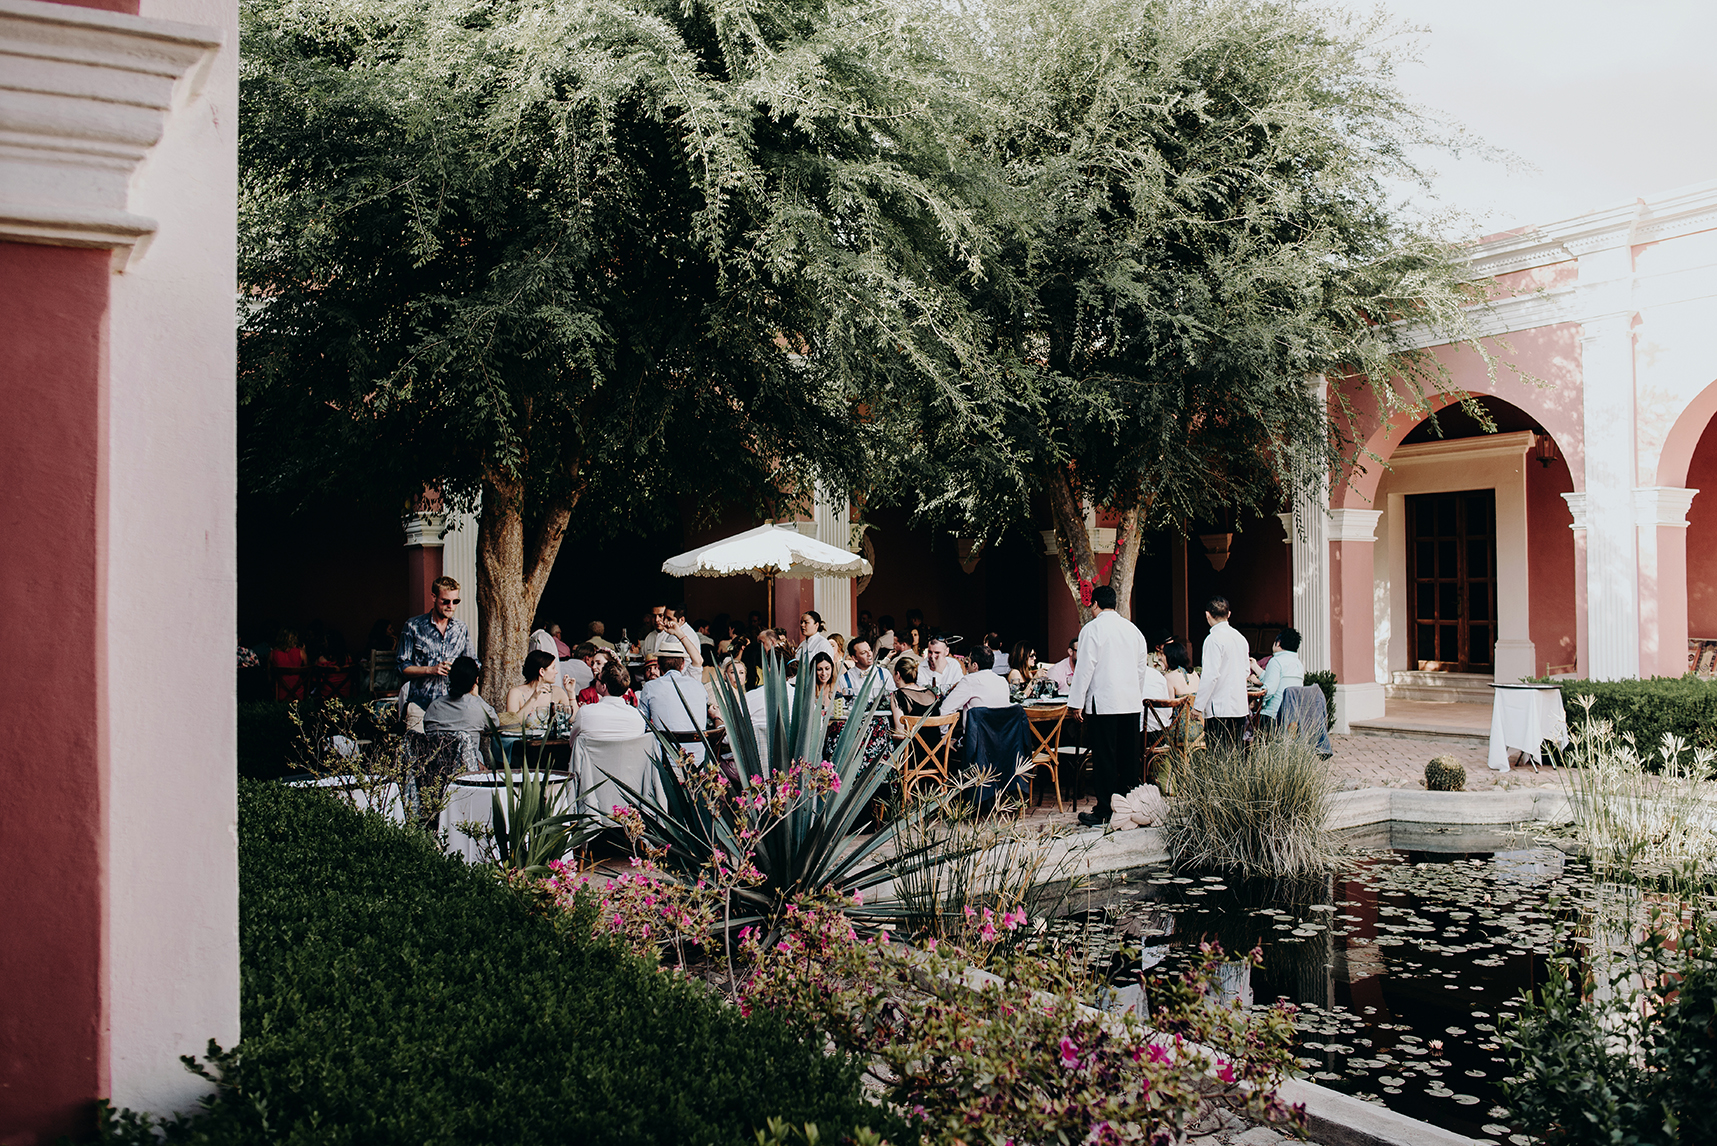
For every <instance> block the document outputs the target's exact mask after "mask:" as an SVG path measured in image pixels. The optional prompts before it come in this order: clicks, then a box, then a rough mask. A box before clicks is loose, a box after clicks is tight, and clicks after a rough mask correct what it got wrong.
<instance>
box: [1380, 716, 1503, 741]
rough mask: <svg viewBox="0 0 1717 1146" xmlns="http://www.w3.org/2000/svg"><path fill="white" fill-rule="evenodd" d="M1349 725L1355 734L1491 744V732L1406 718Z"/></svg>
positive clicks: (1399, 738)
mask: <svg viewBox="0 0 1717 1146" xmlns="http://www.w3.org/2000/svg"><path fill="white" fill-rule="evenodd" d="M1348 727H1350V728H1351V729H1353V735H1354V736H1389V737H1393V738H1394V739H1396V740H1455V741H1459V742H1461V743H1464V744H1480V745H1484V746H1485V747H1486V748H1488V747H1489V746H1490V732H1489V731H1488V730H1487V731H1484V732H1475V731H1472V730H1470V729H1465V728H1450V727H1449V726H1448V725H1442V724H1415V723H1411V722H1408V721H1404V720H1388V719H1381V720H1356V721H1354V722H1353V723H1352V724H1350V725H1349V726H1348Z"/></svg>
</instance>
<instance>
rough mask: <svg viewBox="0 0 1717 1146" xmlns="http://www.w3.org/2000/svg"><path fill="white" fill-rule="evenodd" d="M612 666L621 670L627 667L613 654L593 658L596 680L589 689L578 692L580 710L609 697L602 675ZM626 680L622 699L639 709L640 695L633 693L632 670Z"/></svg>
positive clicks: (602, 654)
mask: <svg viewBox="0 0 1717 1146" xmlns="http://www.w3.org/2000/svg"><path fill="white" fill-rule="evenodd" d="M611 664H617V665H620V667H621V668H625V667H626V666H625V665H624V664H623V663H622V662H621V661H620V660H619V658H617V657H616V656H614V654H612V653H605V652H598V653H597V654H596V656H594V657H592V658H591V662H590V670H591V672H592V673H594V674H595V679H594V680H592V681H591V683H590V685H589V686H588V687H586V688H581V689H579V690H578V704H579V707H580V708H582V707H583V706H585V705H587V704H595V703H596V702H597V701H599V700H601V699H602V698H603V697H605V696H607V695H608V693H607V692H606V691H605V690H606V689H607V685H605V684H604V683H603V675H602V674H603V669H604V668H605V667H606V666H607V665H611ZM626 679H627V682H628V683H627V686H626V691H625V692H623V693H621V694H620V699H621V700H623V701H625V702H626V703H627V704H629V705H631V706H632V707H633V708H637V707H638V694H637V693H635V692H633V691H632V686H631V683H630V682H631V679H632V674H631V672H630V670H628V672H627V674H626Z"/></svg>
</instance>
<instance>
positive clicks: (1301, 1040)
mask: <svg viewBox="0 0 1717 1146" xmlns="http://www.w3.org/2000/svg"><path fill="white" fill-rule="evenodd" d="M1343 842H1344V844H1345V849H1344V854H1343V856H1342V860H1341V864H1340V866H1339V868H1338V870H1337V871H1336V872H1335V873H1334V874H1332V875H1330V876H1328V877H1325V878H1322V879H1317V880H1313V881H1308V882H1302V883H1289V884H1285V883H1279V882H1274V881H1242V880H1238V879H1224V878H1219V877H1216V876H1208V875H1207V876H1193V875H1184V874H1179V873H1176V872H1173V871H1170V870H1167V869H1166V868H1161V867H1154V868H1140V869H1135V870H1133V871H1131V872H1125V873H1120V874H1118V875H1113V876H1099V877H1096V878H1095V879H1094V880H1093V881H1092V882H1091V884H1090V886H1089V887H1088V888H1082V889H1080V890H1078V891H1075V892H1072V893H1071V895H1070V898H1069V900H1068V901H1067V906H1068V907H1071V908H1074V910H1073V911H1071V912H1070V913H1069V914H1066V915H1064V916H1063V917H1062V919H1061V920H1060V921H1059V922H1058V923H1057V925H1056V930H1058V931H1062V932H1064V933H1066V932H1068V931H1071V930H1078V931H1083V932H1085V933H1087V935H1089V936H1090V937H1091V940H1092V948H1093V955H1094V956H1096V957H1098V958H1100V959H1107V958H1109V957H1110V954H1111V953H1112V952H1114V951H1115V950H1116V948H1117V947H1118V946H1121V945H1125V946H1127V947H1137V948H1139V949H1140V950H1141V951H1142V959H1141V960H1140V962H1134V961H1133V960H1132V959H1131V958H1130V957H1129V958H1127V959H1126V960H1125V968H1126V970H1125V971H1124V972H1123V973H1122V975H1120V976H1119V977H1118V978H1117V980H1116V982H1117V984H1118V985H1119V984H1120V983H1122V982H1124V981H1125V980H1126V979H1132V980H1134V981H1136V979H1137V977H1138V968H1139V966H1140V963H1142V964H1143V966H1144V967H1145V968H1146V969H1147V978H1148V977H1150V976H1151V975H1155V974H1160V973H1162V972H1163V971H1172V970H1174V969H1175V968H1176V967H1177V966H1178V965H1179V964H1180V963H1181V962H1182V961H1183V960H1184V959H1185V958H1186V957H1187V951H1188V949H1189V948H1196V945H1197V943H1198V942H1199V941H1200V940H1202V939H1213V940H1217V941H1219V942H1220V943H1221V944H1222V945H1223V947H1224V948H1225V949H1227V950H1230V951H1246V950H1250V949H1251V948H1252V947H1253V946H1254V945H1255V944H1256V945H1261V946H1262V948H1263V951H1264V966H1263V967H1262V968H1261V969H1259V970H1256V971H1252V972H1250V973H1249V975H1245V976H1243V977H1237V979H1236V981H1234V982H1233V983H1231V984H1225V989H1232V990H1233V991H1234V992H1235V993H1237V994H1239V995H1240V997H1241V998H1242V999H1243V1000H1245V1001H1246V1002H1248V1003H1250V1004H1252V1005H1258V1006H1268V1005H1269V1004H1271V1003H1273V1002H1275V1001H1276V1000H1277V999H1278V998H1286V999H1288V1000H1290V1001H1292V1002H1294V1003H1297V1004H1299V1006H1300V1007H1301V1014H1300V1015H1299V1017H1298V1028H1299V1035H1298V1054H1299V1059H1300V1063H1301V1066H1302V1068H1303V1075H1304V1077H1306V1078H1309V1079H1311V1080H1313V1081H1316V1082H1319V1083H1321V1084H1323V1085H1325V1086H1328V1087H1331V1088H1333V1089H1336V1090H1340V1091H1343V1092H1345V1093H1347V1094H1352V1095H1355V1096H1357V1097H1360V1098H1364V1099H1368V1100H1371V1101H1374V1102H1378V1103H1380V1104H1381V1105H1384V1106H1388V1107H1389V1108H1390V1109H1393V1110H1397V1111H1399V1112H1401V1113H1403V1114H1406V1115H1409V1116H1411V1117H1414V1118H1419V1119H1423V1120H1424V1121H1427V1122H1432V1123H1435V1124H1437V1125H1439V1126H1443V1127H1446V1128H1448V1129H1450V1130H1453V1131H1456V1132H1457V1133H1461V1134H1466V1135H1469V1136H1471V1137H1473V1138H1475V1139H1478V1140H1480V1141H1482V1142H1490V1143H1497V1144H1499V1146H1500V1144H1501V1143H1511V1144H1514V1146H1524V1144H1525V1143H1527V1142H1528V1141H1529V1139H1528V1138H1527V1137H1526V1136H1525V1135H1523V1134H1520V1133H1518V1132H1517V1131H1516V1129H1515V1128H1514V1127H1513V1126H1512V1125H1511V1124H1510V1121H1509V1116H1508V1111H1507V1109H1506V1107H1505V1102H1506V1100H1505V1099H1504V1097H1503V1094H1502V1088H1501V1082H1502V1079H1503V1078H1504V1077H1505V1076H1506V1075H1507V1074H1508V1065H1507V1062H1506V1060H1505V1057H1504V1054H1503V1050H1502V1048H1501V1046H1500V1045H1499V1043H1498V1042H1497V1037H1496V1027H1497V1022H1498V1020H1499V1018H1500V1017H1501V1016H1505V1015H1508V1014H1510V1013H1511V1012H1513V1011H1514V1010H1515V1009H1516V1008H1517V1007H1518V1006H1519V1005H1520V995H1521V992H1522V991H1523V990H1525V989H1527V988H1530V987H1531V986H1532V985H1533V984H1535V983H1537V982H1539V981H1541V980H1542V978H1543V976H1544V974H1545V971H1546V969H1547V964H1548V959H1549V956H1550V955H1551V953H1552V951H1553V949H1554V944H1555V942H1556V939H1557V937H1558V936H1559V935H1565V934H1567V933H1568V930H1569V928H1568V923H1569V922H1571V921H1576V920H1585V923H1584V924H1582V926H1581V927H1580V929H1579V930H1581V931H1582V932H1583V933H1584V936H1585V938H1583V939H1581V940H1579V942H1584V943H1590V942H1591V941H1592V940H1591V936H1592V934H1593V933H1594V926H1596V928H1597V932H1598V933H1599V934H1600V935H1601V934H1602V925H1601V924H1599V925H1594V924H1593V922H1592V921H1593V920H1594V919H1603V918H1605V917H1606V914H1605V912H1604V911H1603V910H1601V908H1602V906H1603V904H1602V900H1604V899H1605V898H1606V897H1614V896H1618V895H1620V896H1624V897H1626V896H1627V895H1628V894H1629V893H1628V892H1626V891H1624V890H1622V889H1617V888H1615V887H1614V886H1613V885H1608V884H1600V883H1598V882H1597V881H1595V880H1594V879H1593V878H1592V876H1591V872H1590V870H1589V869H1588V868H1587V867H1586V865H1585V864H1584V863H1583V862H1582V861H1581V860H1580V859H1578V858H1577V857H1574V856H1571V855H1567V854H1564V852H1563V851H1561V850H1560V849H1559V848H1558V847H1556V846H1554V845H1553V844H1552V843H1551V842H1549V841H1540V840H1535V839H1534V838H1533V837H1532V836H1531V835H1529V834H1526V833H1524V832H1512V831H1508V830H1503V829H1488V828H1478V829H1474V828H1440V827H1435V826H1427V825H1418V824H1399V823H1398V824H1389V825H1377V826H1375V827H1373V828H1370V829H1364V830H1362V831H1361V832H1358V833H1349V834H1347V835H1345V836H1344V837H1343ZM1621 938H1622V936H1621V934H1620V933H1618V934H1617V935H1616V936H1615V939H1616V941H1620V940H1621ZM1116 965H1117V966H1121V963H1120V961H1119V960H1117V963H1116Z"/></svg>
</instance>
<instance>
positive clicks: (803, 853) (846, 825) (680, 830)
mask: <svg viewBox="0 0 1717 1146" xmlns="http://www.w3.org/2000/svg"><path fill="white" fill-rule="evenodd" d="M799 671H800V676H799V679H800V680H802V681H809V680H811V679H812V669H811V665H810V662H809V661H808V660H802V661H801V663H800V666H799ZM762 677H763V713H762V717H763V720H762V732H763V735H762V737H761V738H759V736H758V735H757V727H756V725H755V724H754V723H753V720H752V712H751V710H750V707H749V705H748V704H747V702H746V698H745V694H744V693H743V692H741V691H740V690H739V689H738V688H736V687H735V686H734V685H733V684H732V683H731V682H730V681H728V679H727V678H726V676H725V675H722V674H717V676H716V678H715V687H714V693H715V703H716V707H717V709H718V710H719V711H720V713H721V718H722V722H723V724H725V725H726V727H727V737H728V742H729V744H730V745H731V746H732V749H733V760H734V765H735V767H736V768H737V770H738V773H739V777H738V779H739V790H738V791H737V792H735V791H734V790H733V788H732V785H731V784H730V782H729V781H728V780H726V779H724V778H723V777H722V774H721V772H720V769H719V767H718V765H717V764H716V752H715V748H714V745H712V744H711V743H710V741H709V738H708V736H707V735H706V736H705V737H704V738H703V743H704V750H705V763H704V764H703V765H702V766H701V768H700V767H698V766H694V765H693V764H692V762H691V759H690V757H689V756H686V755H683V754H682V753H681V750H680V745H678V744H676V743H675V742H674V741H673V740H671V739H669V738H668V737H667V735H666V734H665V733H664V732H663V731H662V730H661V729H660V728H658V729H657V730H656V733H657V737H658V739H659V740H660V742H661V747H662V749H663V751H662V752H661V753H660V754H659V755H658V756H657V757H655V759H654V766H655V768H656V772H657V777H658V783H659V790H660V792H661V797H660V799H651V798H650V797H648V796H645V795H643V794H641V793H638V792H633V791H631V790H630V789H627V793H628V795H629V796H630V797H631V798H632V799H633V800H634V801H635V807H636V810H637V812H638V814H639V816H640V818H641V820H642V823H643V831H644V835H645V838H646V840H647V841H649V842H650V843H652V844H654V845H656V846H657V847H665V848H666V849H667V851H666V854H665V856H663V857H662V860H661V862H662V863H663V864H664V866H665V867H667V868H668V870H670V871H674V872H676V873H677V874H679V875H680V876H681V877H682V878H688V879H696V878H699V877H700V875H701V874H702V873H705V872H707V871H709V870H710V869H711V868H712V865H713V866H714V867H715V868H716V869H717V870H720V869H721V868H722V867H724V866H732V865H736V864H744V863H746V862H747V861H749V862H750V864H752V865H754V866H755V870H756V876H757V877H759V878H755V879H754V880H753V881H752V882H750V883H749V884H748V885H736V886H735V888H734V895H735V898H736V899H737V900H738V901H739V902H738V904H737V906H739V907H740V908H741V909H742V910H744V911H747V912H748V913H749V914H750V916H752V917H758V916H761V917H770V918H772V917H774V916H775V915H776V914H777V913H778V912H779V910H780V909H781V907H782V906H783V905H784V904H785V903H786V902H787V901H788V900H790V899H793V898H795V897H800V896H807V895H817V894H823V893H836V894H838V895H839V896H840V898H841V899H842V900H843V901H845V902H846V903H849V904H851V905H852V907H851V909H850V911H849V913H850V914H853V915H854V916H855V917H857V918H859V919H861V920H863V919H871V920H873V921H880V920H881V919H883V918H892V917H894V916H895V915H897V914H898V913H897V912H891V911H888V910H887V909H885V908H881V907H878V906H875V905H873V906H872V907H871V908H870V909H868V910H866V909H862V908H861V907H860V906H859V903H860V901H861V899H862V896H863V893H864V892H866V891H868V890H871V889H873V888H875V887H877V886H878V885H880V884H883V883H886V882H888V881H890V880H892V879H895V878H896V877H897V876H899V875H901V874H903V873H907V872H911V871H915V870H918V869H919V868H921V867H923V866H925V865H926V864H929V863H932V862H937V861H939V860H940V859H941V858H943V857H942V856H941V854H940V850H939V843H940V841H939V840H938V839H932V840H931V842H929V843H926V844H924V845H923V846H919V847H915V848H912V849H909V850H907V851H904V852H902V851H900V850H899V849H898V848H894V849H889V847H888V846H889V845H890V844H891V843H894V842H896V837H897V834H898V832H899V829H900V827H901V825H902V823H903V822H908V821H909V819H910V818H911V817H919V816H922V815H924V814H925V812H924V809H923V806H922V805H920V806H918V807H916V808H913V807H909V808H907V809H906V810H904V811H903V812H902V813H901V815H900V816H897V817H895V818H894V819H893V820H891V821H889V822H888V823H883V824H878V825H876V827H875V830H874V831H873V832H872V833H871V834H870V835H869V836H868V837H863V838H860V837H861V835H862V829H863V828H864V827H865V826H867V825H868V823H869V821H868V819H867V812H868V810H869V808H870V806H871V803H872V801H873V800H875V799H876V797H877V795H878V793H879V792H880V791H881V790H882V788H883V785H884V784H886V783H887V782H888V780H889V778H890V777H892V776H894V775H895V774H896V773H897V771H898V767H897V760H898V758H899V754H900V752H901V751H902V750H903V748H896V749H894V750H893V751H892V752H890V753H889V755H888V756H887V757H885V758H882V759H875V758H868V759H867V755H866V753H865V751H864V749H865V746H866V742H867V741H868V739H869V737H870V735H871V729H872V721H873V719H874V718H875V717H876V715H877V713H878V709H879V706H880V705H881V704H882V702H883V699H884V696H885V695H886V694H885V692H884V690H882V689H881V688H878V687H877V686H876V674H867V675H866V679H865V682H864V684H863V686H862V687H861V688H860V690H859V693H858V695H857V697H855V698H854V702H853V705H852V713H853V715H852V716H851V717H850V718H849V719H848V720H847V722H846V725H845V727H843V728H842V729H841V731H840V735H839V736H838V737H837V738H836V740H835V744H834V747H833V750H832V752H831V753H830V757H829V760H828V762H827V763H823V762H822V750H823V744H824V741H825V739H826V737H827V734H828V723H829V722H828V717H827V715H826V714H825V713H824V711H823V707H822V705H821V704H819V703H818V702H817V699H816V697H815V695H814V694H813V692H812V690H811V689H810V688H803V687H802V688H799V689H796V690H794V691H793V692H792V693H791V694H790V693H789V692H788V689H787V675H786V663H785V661H784V660H783V659H782V658H781V657H778V656H765V657H764V660H763V666H762ZM682 702H683V701H682ZM695 723H702V722H701V721H695ZM933 835H934V833H927V836H933ZM885 849H886V850H885Z"/></svg>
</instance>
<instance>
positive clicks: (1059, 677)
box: [1049, 637, 1079, 693]
mask: <svg viewBox="0 0 1717 1146" xmlns="http://www.w3.org/2000/svg"><path fill="white" fill-rule="evenodd" d="M1078 667H1079V638H1078V637H1074V638H1073V639H1072V640H1070V641H1068V642H1067V659H1066V660H1063V661H1056V662H1055V663H1054V664H1052V665H1050V666H1049V679H1050V680H1052V681H1054V682H1055V687H1056V688H1057V689H1058V690H1059V691H1061V692H1063V693H1065V692H1066V691H1067V690H1068V689H1070V688H1072V687H1073V670H1074V669H1076V668H1078Z"/></svg>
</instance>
